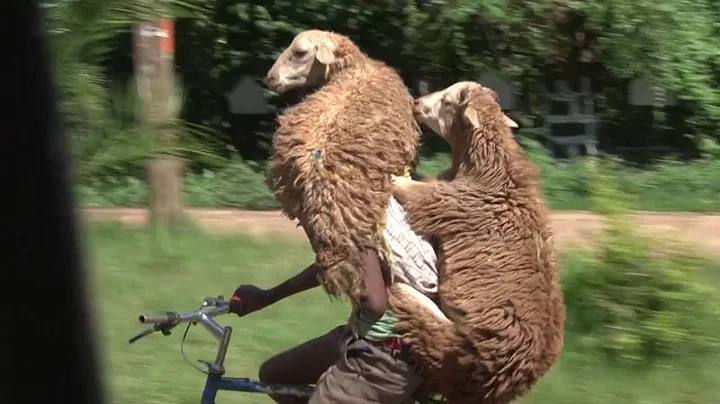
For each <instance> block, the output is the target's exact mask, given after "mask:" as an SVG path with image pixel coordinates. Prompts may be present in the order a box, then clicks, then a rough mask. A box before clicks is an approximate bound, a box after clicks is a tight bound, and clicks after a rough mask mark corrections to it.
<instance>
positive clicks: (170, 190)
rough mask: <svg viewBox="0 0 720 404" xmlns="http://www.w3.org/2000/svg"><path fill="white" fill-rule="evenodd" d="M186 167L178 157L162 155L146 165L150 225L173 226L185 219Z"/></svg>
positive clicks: (152, 158)
mask: <svg viewBox="0 0 720 404" xmlns="http://www.w3.org/2000/svg"><path fill="white" fill-rule="evenodd" d="M184 166H185V162H184V161H183V160H181V159H179V158H178V157H176V156H170V155H162V154H158V155H155V156H153V157H151V158H150V159H148V161H147V163H146V164H145V172H146V176H147V180H148V199H149V200H148V203H149V212H150V216H149V218H148V223H149V224H150V225H162V226H172V225H173V224H177V223H178V222H179V221H181V220H182V219H183V217H184V210H183V183H184V181H183V179H184V175H183V172H184V169H185V167H184Z"/></svg>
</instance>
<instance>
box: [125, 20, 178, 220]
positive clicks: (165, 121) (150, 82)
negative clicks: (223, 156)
mask: <svg viewBox="0 0 720 404" xmlns="http://www.w3.org/2000/svg"><path fill="white" fill-rule="evenodd" d="M134 40H135V71H136V80H137V86H138V93H139V95H140V98H141V99H142V101H143V115H144V116H143V120H144V122H145V124H146V125H147V127H148V128H149V129H150V130H149V134H151V135H153V136H158V139H157V140H158V142H159V145H160V150H161V152H159V153H154V154H153V155H151V156H150V157H149V160H148V161H147V163H146V165H145V168H146V175H147V180H148V188H149V189H148V198H149V200H148V206H149V213H150V217H149V223H150V224H152V225H163V226H171V225H173V224H175V223H177V222H178V221H179V220H181V219H182V217H183V179H184V176H183V171H184V165H185V164H184V161H182V160H181V159H180V158H178V157H176V156H172V155H170V154H168V153H164V152H163V151H167V149H168V147H170V146H171V145H172V142H173V140H174V136H175V134H174V133H173V129H174V127H173V122H175V121H176V119H177V117H175V116H170V114H171V111H170V108H169V102H170V100H171V97H172V96H173V90H174V88H173V76H174V74H173V73H174V67H175V64H174V57H173V56H174V32H173V22H172V20H170V19H160V20H158V21H155V22H151V23H146V24H140V25H139V26H137V27H136V29H135V31H134Z"/></svg>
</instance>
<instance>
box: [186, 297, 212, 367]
mask: <svg viewBox="0 0 720 404" xmlns="http://www.w3.org/2000/svg"><path fill="white" fill-rule="evenodd" d="M200 310H202V307H201V308H200ZM191 325H192V323H191V322H188V325H187V327H186V328H185V332H184V333H183V336H182V339H181V340H180V355H182V357H183V359H185V362H187V363H188V364H189V365H190V366H192V367H193V368H195V369H197V371H199V372H200V373H202V374H204V375H209V374H210V372H206V371H204V370H203V369H202V368H201V367H200V366H197V365H195V364H194V363H192V362H190V359H188V358H187V356H185V338H187V335H188V331H190V326H191Z"/></svg>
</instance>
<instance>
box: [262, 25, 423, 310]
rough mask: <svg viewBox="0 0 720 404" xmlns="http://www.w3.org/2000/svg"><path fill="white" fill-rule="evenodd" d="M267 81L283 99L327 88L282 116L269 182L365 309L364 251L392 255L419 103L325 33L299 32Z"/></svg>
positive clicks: (332, 288) (380, 66) (339, 282)
mask: <svg viewBox="0 0 720 404" xmlns="http://www.w3.org/2000/svg"><path fill="white" fill-rule="evenodd" d="M266 82H267V85H268V87H269V88H270V89H271V90H274V91H276V92H284V91H287V90H290V89H293V88H300V87H305V88H306V87H320V88H319V89H318V90H317V91H315V92H314V93H312V94H311V95H308V96H307V97H306V98H305V99H304V100H303V101H302V102H300V103H299V104H297V105H295V106H292V107H290V108H288V109H286V110H285V112H284V113H283V114H282V115H281V116H280V117H279V118H278V123H279V127H278V129H277V131H276V133H275V139H274V142H273V148H272V156H271V161H270V163H271V164H270V169H269V185H270V188H271V189H272V190H273V191H274V194H275V197H276V198H277V200H278V201H279V202H280V204H281V206H282V209H283V211H284V213H285V214H286V215H287V216H288V217H290V218H291V219H294V218H296V217H298V216H299V215H302V216H303V217H302V218H301V219H303V220H301V223H302V225H303V226H304V227H305V230H306V232H307V233H308V237H309V239H310V243H311V244H312V246H313V249H314V251H315V253H316V264H317V266H318V271H319V273H320V275H319V277H320V281H321V284H322V285H323V286H324V288H325V290H326V291H327V292H328V293H329V294H330V295H331V296H334V297H337V296H341V295H343V294H345V295H348V296H349V297H350V298H351V299H352V300H353V301H356V302H357V301H359V300H360V298H361V297H362V294H363V293H364V275H363V271H362V265H361V262H362V261H361V251H362V250H364V249H365V248H373V249H376V250H378V251H384V241H383V237H382V229H383V222H384V217H385V212H386V209H387V207H388V203H389V201H390V198H391V197H392V179H391V176H392V175H402V174H403V173H404V172H406V171H407V170H408V168H409V167H410V166H411V165H412V163H413V161H415V157H416V154H417V148H418V145H419V139H420V128H419V125H418V123H417V121H416V120H415V118H414V116H413V111H412V108H413V98H412V96H411V95H410V93H409V92H408V90H407V87H406V86H405V84H404V83H403V81H402V79H401V78H400V76H399V75H398V74H397V72H395V70H393V69H392V68H390V67H388V66H387V65H385V64H384V63H382V62H380V61H376V60H373V59H371V58H369V57H368V56H367V55H365V54H364V53H363V52H362V51H361V50H360V49H359V48H358V47H357V46H356V45H355V44H354V43H353V42H352V41H351V40H350V39H348V38H347V37H345V36H342V35H339V34H336V33H332V32H326V31H318V30H309V31H304V32H301V33H300V34H298V35H297V36H296V37H295V38H294V39H293V41H292V43H291V44H290V46H289V47H288V48H287V49H286V50H285V51H284V52H283V53H282V54H281V55H280V56H279V57H278V59H277V61H276V62H275V64H274V65H273V66H272V68H271V69H270V71H269V72H268V75H267V80H266ZM385 272H386V276H388V277H391V275H390V273H389V271H388V269H387V268H385ZM390 279H391V278H388V279H386V280H390Z"/></svg>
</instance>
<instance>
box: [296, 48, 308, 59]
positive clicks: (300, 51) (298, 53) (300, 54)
mask: <svg viewBox="0 0 720 404" xmlns="http://www.w3.org/2000/svg"><path fill="white" fill-rule="evenodd" d="M307 53H308V51H307V50H306V49H300V48H295V49H294V50H293V56H295V57H296V58H302V57H304V56H305V55H307Z"/></svg>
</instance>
